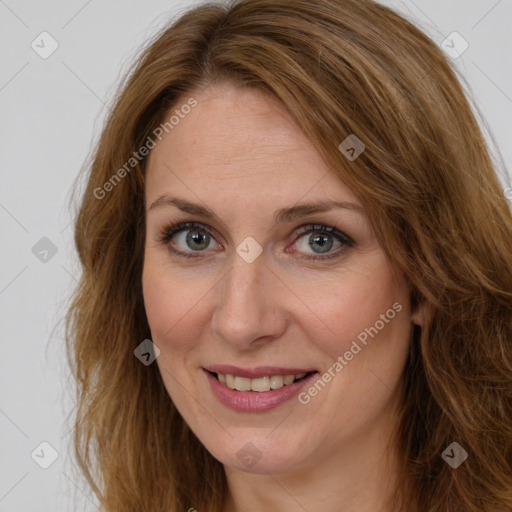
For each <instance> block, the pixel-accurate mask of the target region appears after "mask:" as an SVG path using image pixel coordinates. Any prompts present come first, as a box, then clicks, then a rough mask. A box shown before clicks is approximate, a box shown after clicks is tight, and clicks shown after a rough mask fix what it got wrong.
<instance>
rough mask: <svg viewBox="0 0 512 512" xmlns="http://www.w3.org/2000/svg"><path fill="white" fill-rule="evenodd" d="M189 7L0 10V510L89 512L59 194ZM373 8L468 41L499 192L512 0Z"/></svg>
mask: <svg viewBox="0 0 512 512" xmlns="http://www.w3.org/2000/svg"><path fill="white" fill-rule="evenodd" d="M193 3H199V2H191V1H182V2H178V1H172V0H171V1H167V2H164V1H162V0H153V1H150V2H144V3H143V2H142V1H140V2H135V1H130V2H117V1H115V0H102V1H100V0H89V1H86V2H84V1H83V0H72V1H69V0H68V1H66V2H64V1H63V0H61V1H48V2H35V1H29V2H23V1H16V0H5V1H4V0H0V49H1V63H2V65H1V67H0V109H1V124H0V141H1V142H0V148H1V173H2V175H1V177H2V179H1V182H2V187H1V189H0V227H1V234H2V250H1V265H0V315H1V323H0V325H1V343H2V345H1V348H2V350H1V354H2V355H1V357H0V461H1V462H0V464H1V465H0V512H13V511H16V512H24V511H31V512H36V511H38V512H39V511H52V512H60V511H69V510H77V511H81V510H87V511H95V510H97V507H96V501H95V499H94V498H93V497H92V495H91V493H90V492H88V491H87V488H86V485H85V483H84V482H83V481H82V480H81V478H80V475H79V474H78V473H77V472H76V470H75V469H74V464H73V461H72V459H71V457H70V454H71V450H70V446H71V445H70V443H71V435H69V427H70V422H69V420H68V421H67V420H66V418H67V414H68V413H69V411H70V410H71V408H72V405H73V401H72V396H73V395H72V391H73V386H72V382H71V381H69V380H68V370H67V365H66V361H65V358H64V344H63V329H62V327H63V325H62V317H63V315H64V313H65V306H66V300H67V297H68V295H69V291H70V289H71V288H72V287H73V286H74V285H75V284H76V277H77V276H78V275H79V272H78V270H77V269H78V266H77V260H76V257H75V255H74V247H73V239H72V234H73V232H72V210H71V209H70V208H69V199H70V192H71V188H72V185H73V182H74V180H75V178H76V177H77V175H78V173H79V171H80V168H81V166H82V164H83V162H84V160H85V158H86V157H87V155H88V154H89V152H90V151H91V150H92V148H93V144H94V141H95V140H96V139H97V137H98V136H99V131H100V128H101V125H102V122H103V119H104V116H105V113H106V111H107V108H108V107H107V106H106V105H108V104H109V101H110V99H111V97H112V94H113V93H114V90H115V87H116V85H117V83H118V81H119V78H120V76H122V73H123V71H125V70H126V69H127V66H128V64H129V63H130V62H131V61H132V59H133V57H134V56H135V55H136V54H137V51H138V49H139V46H140V44H142V43H143V42H144V41H145V40H147V38H149V37H150V36H151V35H152V34H154V33H155V31H156V30H158V29H159V28H161V27H162V26H163V25H164V24H165V23H166V22H168V21H169V20H171V19H173V18H174V17H176V16H178V15H179V14H180V13H181V12H183V10H184V9H185V8H186V7H187V6H190V5H192V4H193ZM382 3H385V4H387V5H390V6H392V7H395V8H396V9H397V10H399V11H400V12H402V13H404V14H405V15H406V16H407V17H408V18H409V19H410V20H412V21H414V22H415V23H416V24H417V25H419V26H420V28H422V29H423V30H424V31H425V32H426V33H427V34H429V35H430V37H431V38H432V39H433V40H434V41H435V42H436V43H437V44H439V45H441V44H442V41H443V40H444V39H445V37H447V36H448V35H449V34H451V33H452V32H453V31H457V32H459V33H460V34H461V35H462V36H463V37H464V39H465V40H467V42H468V43H469V48H468V49H467V51H466V52H465V53H464V54H463V55H462V56H460V57H459V58H458V59H456V62H457V65H458V67H459V69H460V70H461V72H462V73H463V75H464V76H465V78H466V80H467V83H468V88H469V91H470V94H471V96H472V97H474V101H475V103H476V106H477V107H478V109H479V110H480V111H481V112H482V115H483V119H482V120H481V123H482V124H483V125H484V130H485V131H486V136H487V137H488V140H489V141H490V142H491V144H492V138H494V139H495V141H496V144H497V145H496V146H495V147H494V144H492V145H493V147H492V151H493V153H494V155H495V158H496V160H497V162H498V164H499V166H500V179H501V180H502V183H503V187H504V188H507V187H510V186H511V185H510V171H507V169H510V168H511V165H512V129H511V122H510V117H511V115H512V64H511V62H512V59H511V58H510V54H511V50H512V44H511V41H512V39H511V34H510V28H509V27H510V19H512V1H511V0H501V1H496V0H471V1H467V0H455V1H446V0H435V1H433V0H416V1H411V0H404V1H403V2H402V1H386V2H382ZM43 31H46V32H48V33H49V34H51V36H52V37H53V38H54V39H55V40H56V41H57V42H58V45H59V46H58V49H57V50H56V51H55V52H54V53H53V54H52V55H51V56H49V57H48V58H46V59H43V58H41V57H40V55H39V54H38V53H36V51H34V50H33V49H32V47H31V44H32V42H33V41H34V40H35V43H34V44H39V45H40V46H42V44H43V43H41V42H40V40H41V38H40V37H39V34H41V32H43ZM38 41H39V43H38ZM45 41H46V42H45V43H44V46H45V48H46V50H47V49H48V48H49V40H48V39H46V40H45ZM41 51H43V48H41ZM485 125H487V126H488V127H489V132H488V133H487V128H486V127H485ZM511 191H512V190H511ZM511 195H512V194H511ZM43 237H47V238H48V239H50V240H51V242H52V243H53V244H54V245H55V247H56V249H57V253H56V254H55V255H53V256H52V253H51V252H50V253H49V254H48V255H47V256H46V258H47V261H46V262H44V261H41V260H40V259H39V258H42V257H44V254H43V253H40V254H39V257H36V254H34V253H33V251H32V248H33V247H34V245H36V243H38V242H39V241H40V239H41V238H43ZM40 243H42V244H44V242H40ZM36 247H38V246H36ZM35 252H36V253H37V251H35ZM41 442H47V443H49V444H50V445H51V446H52V447H53V448H54V449H55V450H56V452H57V454H58V457H57V459H56V460H55V462H54V463H53V464H51V466H49V467H48V469H43V468H41V467H40V466H39V465H38V464H37V463H36V462H35V460H37V461H38V462H39V464H41V463H42V464H44V463H46V464H48V463H49V462H51V450H50V449H49V448H48V447H47V446H45V445H43V447H40V443H41ZM34 450H36V452H35V454H34V459H35V460H33V458H32V457H31V454H32V453H33V452H34Z"/></svg>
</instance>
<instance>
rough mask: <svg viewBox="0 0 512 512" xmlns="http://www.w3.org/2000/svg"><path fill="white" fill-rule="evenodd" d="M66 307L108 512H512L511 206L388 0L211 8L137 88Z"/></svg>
mask: <svg viewBox="0 0 512 512" xmlns="http://www.w3.org/2000/svg"><path fill="white" fill-rule="evenodd" d="M75 240H76V245H77V249H78V253H79V256H80V260H81V263H82V266H83V275H82V279H81V283H80V287H79V288H78V289H77V291H76V294H75V297H74V301H73V303H72V305H71V307H70V311H69V316H68V350H69V358H70V362H71V364H72V365H73V367H74V372H75V376H76V379H77V381H78V384H79V396H78V400H79V401H78V411H77V415H76V424H75V437H74V443H75V450H76V456H77V460H78V462H79V465H80V467H81V469H82V470H83V472H84V474H85V476H86V477H87V479H88V481H89V483H90V485H91V486H92V488H93V490H94V491H95V493H96V494H97V496H98V498H99V500H100V503H101V507H102V510H104V511H105V512H111V511H117V510H123V511H132V510H133V511H141V510H147V511H152V512H154V511H157V510H159V511H160V510H161V511H167V512H169V511H173V512H174V511H179V510H180V511H181V510H197V511H200V512H202V511H206V510H209V511H212V512H213V511H216V512H221V511H223V512H225V511H227V512H234V511H239V510H244V511H260V510H280V511H281V510H282V511H295V510H308V511H311V512H312V511H316V510H322V511H337V510H344V511H367V510H368V511H369V510H372V511H376V510H379V511H398V510H401V511H402V510H403V511H418V512H422V511H434V510H436V511H451V512H454V511H465V512H468V511H470V512H473V511H474V512H476V511H479V512H482V511H484V512H491V511H492V512H505V511H507V512H510V510H511V509H512V494H511V488H512V422H511V418H512V363H511V356H510V354H511V352H512V261H511V254H512V216H511V212H510V208H509V205H508V204H507V200H506V197H505V193H504V191H503V188H502V186H501V185H500V182H499V180H498V178H497V177H496V172H495V168H494V166H493V163H492V161H491V158H490V156H489V152H488V149H487V147H486V143H485V140H484V138H483V136H482V134H481V131H480V129H479V127H478V124H477V122H476V120H475V118H474V115H473V114H472V111H471V108H470V105H469V103H468V101H467V99H466V98H465V96H464V93H463V90H462V88H461V86H460V84H459V82H458V80H457V78H456V71H455V69H454V68H453V67H452V65H451V64H450V63H449V62H448V61H447V58H446V57H445V56H444V54H443V53H442V51H441V50H440V49H439V48H438V47H437V46H436V45H435V44H434V43H433V42H432V41H430V40H429V39H428V38H427V37H426V36H425V35H424V34H423V33H422V32H420V31H419V30H418V29H417V28H415V27H414V26H412V25H411V24H410V23H409V22H407V21H406V20H404V19H403V18H401V17H400V16H398V15H397V14H395V13H394V12H392V11H391V10H390V9H388V8H386V7H383V6H381V5H379V4H376V3H374V2H371V1H367V0H364V1H361V0H319V1H317V2H306V1H301V0H299V1H297V0H294V1H291V0H272V1H270V0H240V1H237V2H233V3H232V4H230V5H229V6H222V5H217V4H208V5H204V6H200V7H196V8H194V9H192V10H190V11H189V12H187V13H186V14H184V15H183V16H182V17H181V18H180V19H178V20H177V21H176V22H175V23H173V24H172V26H170V27H168V28H167V29H166V30H164V31H163V32H162V33H160V34H159V35H158V37H157V38H156V39H155V40H154V41H153V42H152V44H151V45H149V46H148V47H147V48H146V49H145V50H144V52H143V54H142V56H141V57H140V59H139V60H138V61H137V63H136V65H135V66H134V68H133V70H132V72H131V73H130V75H129V77H128V78H127V80H126V82H125V83H124V84H123V86H122V88H121V92H120V94H119V95H118V98H117V101H116V103H115V105H114V108H113V110H112V115H111V116H110V117H109V119H108V120H107V123H106V125H105V127H104V130H103V134H102V137H101V140H100V142H99V145H98V147H97V149H96V151H95V155H94V159H93V161H92V165H91V167H90V172H89V175H88V184H87V188H86V190H85V193H84V195H83V198H82V202H81V207H80V211H79V213H78V218H77V222H76V229H75Z"/></svg>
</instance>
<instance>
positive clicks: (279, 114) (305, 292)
mask: <svg viewBox="0 0 512 512" xmlns="http://www.w3.org/2000/svg"><path fill="white" fill-rule="evenodd" d="M191 96H193V98H194V99H195V100H196V101H197V104H195V102H194V101H189V100H190V97H191ZM185 104H190V105H192V104H194V105H195V106H194V107H193V108H181V106H183V105H185ZM176 109H178V110H179V114H180V115H179V122H175V121H176V120H174V123H173V125H172V129H170V128H169V127H168V133H165V131H164V136H163V137H162V140H161V141H160V142H158V143H157V146H156V148H155V149H153V151H152V152H151V154H150V158H149V161H148V169H147V182H146V192H145V193H146V204H147V208H148V210H147V219H146V222H147V230H146V233H147V234H146V244H145V254H144V270H143V292H144V303H145V308H146V313H147V318H148V321H149V325H150V328H151V334H152V341H153V343H155V344H156V345H157V347H158V348H159V349H160V355H159V357H158V358H157V360H156V363H157V365H158V368H159V370H160V372H161V375H162V378H163V381H164V383H165V387H166V389H167V391H168V393H169V395H170V397H171V398H172V401H173V402H174V404H175V405H176V407H177V408H178V409H179V411H180V413H181V415H182V416H183V418H184V419H185V421H186V422H187V424H188V425H189V426H190V428H191V429H192V430H193V431H194V433H195V434H196V435H197V437H198V438H199V439H200V440H201V442H202V443H203V444H204V445H205V446H206V448H207V449H208V450H209V451H210V452H211V453H212V454H213V456H214V457H216V458H217V459H218V460H219V461H221V462H222V463H224V464H225V465H227V466H231V467H234V468H238V469H240V470H244V471H250V472H255V473H264V472H267V471H269V472H272V473H280V472H290V471H293V470H299V469H305V468H309V467H313V466H314V465H319V464H322V463H325V461H326V460H328V459H329V457H332V456H337V457H339V456H340V455H342V454H345V455H347V454H348V453H349V452H350V450H352V452H351V453H353V452H354V450H356V449H358V447H363V446H366V445H368V443H369V442H370V439H372V440H373V442H375V443H377V441H378V442H379V443H381V444H382V442H384V441H385V440H386V439H387V438H388V434H389V429H390V428H391V427H392V425H393V423H394V421H395V416H394V414H395V410H396V405H397V398H398V393H397V390H398V384H399V382H400V376H401V373H402V370H403V367H404V364H405V360H406V357H407V352H408V348H409V340H410V334H411V321H412V317H411V311H410V304H409V290H408V287H407V285H406V282H405V280H404V278H403V277H402V276H401V275H400V274H399V273H394V272H393V269H392V268H391V267H390V265H389V263H388V260H387V259H386V256H385V254H384V252H383V250H382V248H381V246H380V245H379V244H378V242H377V239H376V237H375V235H374V233H373V232H372V229H371V227H370V224H369V222H368V221H367V220H366V218H365V216H364V212H363V211H362V210H361V205H360V203H359V202H358V201H357V200H356V198H355V196H354V195H353V194H352V193H351V191H350V190H349V189H348V188H347V187H346V186H345V185H344V184H343V183H342V182H341V181H340V179H339V178H337V177H336V175H335V173H334V172H333V171H332V170H330V168H329V167H328V165H327V164H326V163H325V162H324V160H323V159H322V158H321V156H320V154H319V153H318V152H317V151H316V149H315V148H314V146H313V145H312V144H311V142H310V140H309V139H308V138H307V137H306V136H305V135H304V134H303V133H302V131H301V130H300V129H299V127H298V126H297V125H296V124H295V123H294V122H293V121H292V120H291V118H290V117H289V116H288V115H287V114H286V112H285V111H284V109H283V108H282V107H281V106H280V105H279V104H278V103H277V102H276V101H275V100H274V99H272V98H270V97H268V96H267V95H266V94H265V93H263V92H257V91H255V90H247V89H246V90H243V89H240V88H236V87H234V86H231V85H226V84H223V85H218V86H215V87H210V88H208V89H206V90H204V91H202V92H197V93H195V94H191V95H190V96H186V97H183V98H182V99H181V100H180V101H179V102H178V103H177V105H176ZM173 112H174V111H173ZM172 114H173V113H172V112H171V113H169V117H170V116H171V115H172ZM168 126H170V125H168ZM346 136H347V134H340V142H341V141H342V140H343V139H345V138H346ZM346 165H347V166H350V165H355V162H354V163H352V162H350V161H349V160H348V159H347V160H346ZM331 202H337V203H344V206H345V207H342V206H343V205H341V206H333V205H330V203H331ZM306 203H307V204H308V205H309V206H304V207H303V206H302V205H304V204H306ZM313 204H314V205H317V206H311V205H313ZM180 223H190V224H189V225H187V226H185V227H182V228H180V229H181V230H180V231H177V232H176V233H174V234H173V233H171V228H172V227H173V226H175V225H177V224H180ZM175 251H176V252H175ZM311 372H314V373H311ZM303 374H306V376H304V375H303ZM226 375H227V376H226ZM287 376H288V377H287ZM292 376H295V379H294V378H293V377H292ZM249 377H253V379H251V378H249ZM301 377H303V378H302V379H301ZM292 380H294V382H293V383H292V382H291V381H292ZM233 387H235V389H231V388H233ZM248 389H251V391H248Z"/></svg>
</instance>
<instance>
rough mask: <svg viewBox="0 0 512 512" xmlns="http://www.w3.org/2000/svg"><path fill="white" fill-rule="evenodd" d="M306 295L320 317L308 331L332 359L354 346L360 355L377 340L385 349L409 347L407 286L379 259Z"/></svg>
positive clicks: (311, 338) (311, 306)
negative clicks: (359, 347) (360, 349)
mask: <svg viewBox="0 0 512 512" xmlns="http://www.w3.org/2000/svg"><path fill="white" fill-rule="evenodd" d="M308 290H309V291H308ZM301 293H302V297H304V303H305V304H307V306H308V309H310V311H312V312H313V313H314V316H315V318H316V319H314V320H311V321H308V323H307V325H305V324H303V328H304V330H306V331H307V332H308V338H309V339H310V340H316V343H317V344H318V345H321V347H319V348H321V350H322V352H324V353H325V354H327V355H328V356H329V358H331V359H336V358H337V357H338V356H340V355H343V354H344V353H345V352H346V351H349V350H350V349H351V347H352V346H353V342H354V341H356V342H357V343H358V344H359V345H360V346H361V348H362V349H363V350H362V351H361V354H362V352H363V351H364V350H365V349H366V348H368V347H369V346H370V343H373V341H375V342H376V343H374V345H376V344H377V343H379V344H380V345H381V346H382V347H383V348H385V345H388V344H389V345H393V346H394V345H400V344H402V345H403V344H404V343H407V342H408V339H409V338H408V336H409V331H410V314H409V293H408V287H407V285H406V283H405V281H404V280H403V279H402V278H401V277H397V278H396V279H395V278H394V276H393V274H392V273H391V269H390V268H389V266H388V264H387V261H386V260H385V259H384V257H383V256H382V255H380V254H377V255H375V257H374V258H372V259H371V260H370V259H369V261H368V263H367V264H365V265H364V266H363V265H361V266H360V268H357V269H356V268H354V269H352V270H351V271H350V272H345V273H343V275H340V276H337V277H336V278H335V279H330V280H328V281H324V282H322V283H321V286H318V287H309V288H308V289H307V290H306V289H303V290H302V291H301ZM305 318H311V314H309V315H306V317H305ZM365 341H366V345H365ZM354 350H355V351H357V347H356V348H354ZM349 357H350V355H349Z"/></svg>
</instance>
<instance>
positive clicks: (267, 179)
mask: <svg viewBox="0 0 512 512" xmlns="http://www.w3.org/2000/svg"><path fill="white" fill-rule="evenodd" d="M190 98H193V99H194V100H196V101H197V104H196V106H195V107H193V108H191V109H184V111H185V110H186V111H187V112H188V113H186V114H184V113H183V112H184V111H183V112H181V115H180V118H179V122H178V123H176V124H175V125H174V126H173V128H172V129H169V131H168V133H166V132H164V133H163V136H162V140H161V141H159V142H157V145H156V147H155V149H153V150H152V152H151V154H150V156H149V161H148V167H147V179H146V197H147V200H148V202H149V201H150V200H151V199H154V198H156V197H157V196H158V195H160V194H161V193H163V192H171V191H174V190H175V189H176V188H177V189H179V190H180V191H184V192H188V195H190V193H191V189H193V192H194V193H195V194H197V195H199V197H201V198H202V197H203V196H202V195H201V194H211V190H212V187H215V190H216V191H218V193H219V195H218V196H217V197H218V198H220V197H222V196H223V194H222V191H226V192H231V193H234V194H236V195H235V196H234V197H232V199H231V200H232V201H240V200H241V199H242V198H243V199H244V201H245V200H247V198H248V197H251V198H255V197H258V198H260V199H261V200H279V198H284V197H286V199H287V200H288V201H299V200H300V199H301V198H302V197H303V196H305V195H306V194H308V195H310V196H311V197H308V199H310V198H313V197H316V198H317V197H322V198H324V199H332V200H348V199H351V200H354V196H353V195H352V194H351V192H350V190H349V189H348V188H347V187H346V186H344V185H343V184H342V182H341V181H340V179H339V177H337V176H336V175H335V174H334V172H333V170H332V169H330V167H329V166H328V164H327V163H326V162H325V161H324V159H323V158H322V156H321V154H320V153H319V152H318V151H317V150H316V148H315V147H314V145H313V144H312V142H311V141H310V140H309V138H308V137H307V136H306V135H305V133H304V132H303V131H302V130H301V128H300V127H299V126H298V125H297V124H296V123H295V122H294V120H293V118H292V117H291V116H290V115H289V114H288V112H287V111H286V109H285V108H284V106H283V105H281V104H280V103H279V102H278V101H277V100H276V99H275V98H273V97H272V96H270V95H268V94H267V93H265V92H263V91H260V90H256V89H249V88H244V89H242V88H239V87H236V86H232V85H229V84H222V85H216V86H214V87H209V88H207V89H204V90H201V91H194V92H192V93H190V94H188V95H184V96H183V97H182V98H180V99H179V100H178V101H177V102H176V104H175V106H174V107H173V108H172V110H171V111H170V112H169V113H168V116H166V119H167V118H169V117H170V116H171V115H172V114H173V112H176V111H178V113H180V108H181V106H182V105H185V104H187V102H188V100H189V99H190ZM177 119H178V118H175V120H177ZM187 188H188V189H189V190H188V191H187V190H186V189H187ZM213 199H214V198H213Z"/></svg>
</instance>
